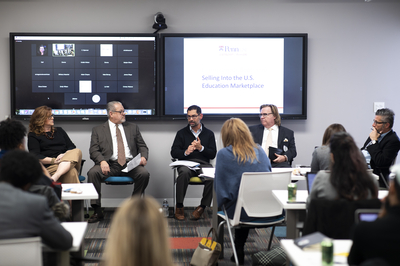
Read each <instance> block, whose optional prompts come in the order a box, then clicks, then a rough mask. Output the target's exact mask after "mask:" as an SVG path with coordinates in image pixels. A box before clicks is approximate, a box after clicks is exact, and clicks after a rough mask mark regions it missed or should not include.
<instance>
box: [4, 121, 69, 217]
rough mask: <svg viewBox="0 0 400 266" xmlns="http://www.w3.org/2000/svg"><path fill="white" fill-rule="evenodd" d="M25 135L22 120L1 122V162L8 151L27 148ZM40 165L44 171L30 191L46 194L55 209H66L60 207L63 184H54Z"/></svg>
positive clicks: (63, 215)
mask: <svg viewBox="0 0 400 266" xmlns="http://www.w3.org/2000/svg"><path fill="white" fill-rule="evenodd" d="M25 136H26V128H25V127H24V125H23V124H22V123H21V122H20V121H17V120H13V119H9V118H8V119H6V120H3V121H1V122H0V149H1V151H0V162H1V158H2V157H3V155H4V154H6V153H7V152H8V151H11V150H25ZM40 166H41V167H42V170H43V173H42V174H41V176H40V178H39V180H38V181H37V182H35V183H34V184H32V186H31V187H30V188H29V192H32V193H36V194H42V195H44V196H46V198H47V200H48V203H49V207H50V208H52V209H54V210H55V209H57V210H64V209H63V208H61V209H60V207H62V206H60V205H63V204H61V203H60V199H61V186H57V185H56V184H53V182H52V179H50V176H49V173H48V171H47V170H46V168H45V167H43V165H42V164H40ZM55 191H57V192H59V193H58V194H59V195H57V194H56V192H55ZM56 205H57V206H56ZM55 214H56V215H57V217H58V218H60V219H64V218H65V216H67V215H69V213H68V211H67V212H66V213H65V212H57V213H55Z"/></svg>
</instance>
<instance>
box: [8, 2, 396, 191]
mask: <svg viewBox="0 0 400 266" xmlns="http://www.w3.org/2000/svg"><path fill="white" fill-rule="evenodd" d="M158 11H161V12H163V14H164V15H165V17H166V23H167V25H168V29H167V30H164V32H170V33H190V32H195V33H207V32H216V33H235V32H237V33H260V32H262V33H308V34H309V48H308V97H307V98H308V119H307V120H300V121H287V120H285V121H283V125H284V126H286V127H289V128H291V129H292V130H294V131H295V137H296V146H297V150H298V155H297V158H296V159H295V161H294V163H295V164H309V163H310V161H311V153H312V151H313V147H314V146H316V145H319V144H320V143H321V140H322V134H323V132H324V130H325V128H326V127H327V126H328V125H329V124H331V123H334V122H337V123H342V124H343V125H344V126H345V127H346V129H347V130H348V131H349V132H350V133H351V134H352V135H353V137H354V138H355V140H356V142H357V144H358V146H360V147H361V146H362V144H363V142H364V141H365V139H366V137H367V136H368V134H369V132H370V128H371V124H372V119H373V102H385V103H386V107H389V108H392V109H393V110H394V111H395V113H397V114H400V105H399V104H398V103H399V96H400V88H399V83H400V82H399V77H400V75H399V69H400V26H399V25H400V2H398V1H394V0H373V1H372V2H370V3H366V2H364V0H346V1H343V0H321V1H317V0H308V1H307V0H269V1H268V0H252V1H250V0H229V1H227V0H213V1H211V0H203V1H190V0H186V1H183V0H137V1H135V0H130V1H128V0H113V1H106V0H80V1H77V0H70V1H59V0H52V1H50V0H42V1H40V0H30V1H29V0H26V1H23V0H20V1H3V0H0V95H1V97H0V119H4V118H5V117H6V116H7V115H9V114H10V100H9V99H10V93H9V91H10V89H9V87H10V81H9V80H10V78H9V76H10V72H9V44H8V42H9V40H8V34H9V32H98V33H108V32H121V33H124V32H136V33H151V32H153V29H152V28H151V26H152V24H153V17H154V14H155V13H156V12H158ZM265 102H268V99H265ZM203 122H204V123H205V125H206V126H207V127H209V128H210V129H212V130H214V132H215V133H216V134H217V136H218V137H219V131H220V127H221V125H222V123H223V121H207V117H205V118H204V119H203ZM247 122H248V123H249V124H250V125H252V124H256V123H257V120H253V121H247ZM97 124H98V123H94V122H85V123H83V122H63V123H61V122H57V121H56V125H57V126H62V127H63V128H64V129H65V130H66V131H67V132H68V133H69V135H70V137H71V138H72V140H73V141H74V142H75V144H76V145H77V146H78V147H79V148H81V149H82V151H83V156H84V158H86V159H87V160H88V161H87V163H86V164H85V168H84V172H87V170H88V169H89V168H90V167H91V166H92V164H93V163H92V162H91V161H90V160H89V154H88V149H89V139H90V132H91V128H92V127H93V126H95V125H97ZM137 124H139V126H140V128H141V131H142V135H143V137H144V139H145V141H146V142H147V144H148V146H149V148H150V158H149V163H148V166H147V168H148V170H149V172H150V174H151V180H150V184H149V187H148V189H147V191H146V193H147V194H150V195H153V196H155V197H156V198H164V197H166V198H172V182H171V179H172V172H171V170H170V169H169V167H168V164H169V162H170V155H169V151H170V146H171V144H172V141H173V138H174V136H175V132H176V131H177V130H178V129H179V128H181V127H183V126H185V122H184V121H153V122H147V121H145V122H138V123H137ZM399 124H400V121H399V120H398V121H397V123H395V126H394V129H395V130H396V129H397V128H399ZM198 190H199V189H195V190H190V191H189V192H188V197H189V198H190V197H194V198H195V197H198V196H199V195H200V193H199V191H198Z"/></svg>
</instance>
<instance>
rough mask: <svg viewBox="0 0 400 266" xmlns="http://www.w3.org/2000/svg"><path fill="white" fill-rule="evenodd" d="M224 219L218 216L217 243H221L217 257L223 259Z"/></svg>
mask: <svg viewBox="0 0 400 266" xmlns="http://www.w3.org/2000/svg"><path fill="white" fill-rule="evenodd" d="M225 222H226V221H225V220H224V219H223V218H221V217H220V216H218V229H217V230H218V231H217V234H218V243H219V244H220V245H221V253H220V254H219V258H220V259H223V258H224V223H225Z"/></svg>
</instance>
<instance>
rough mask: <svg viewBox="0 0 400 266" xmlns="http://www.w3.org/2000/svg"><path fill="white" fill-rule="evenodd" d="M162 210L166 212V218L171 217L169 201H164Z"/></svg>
mask: <svg viewBox="0 0 400 266" xmlns="http://www.w3.org/2000/svg"><path fill="white" fill-rule="evenodd" d="M162 208H163V212H164V217H169V205H168V201H167V199H164V201H163V204H162Z"/></svg>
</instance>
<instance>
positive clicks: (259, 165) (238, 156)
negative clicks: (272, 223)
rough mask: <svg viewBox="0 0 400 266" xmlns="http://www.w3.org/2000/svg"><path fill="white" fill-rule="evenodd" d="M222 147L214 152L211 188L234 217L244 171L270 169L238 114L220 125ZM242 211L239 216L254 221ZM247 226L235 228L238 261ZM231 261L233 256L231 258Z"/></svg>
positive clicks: (265, 157) (265, 170)
mask: <svg viewBox="0 0 400 266" xmlns="http://www.w3.org/2000/svg"><path fill="white" fill-rule="evenodd" d="M221 138H222V143H223V145H224V148H222V149H221V150H220V151H219V152H218V154H217V164H216V167H215V180H214V188H215V191H216V194H217V202H218V207H222V205H225V209H226V211H227V213H228V216H229V218H231V219H232V218H233V214H234V212H235V208H236V201H237V198H238V193H239V186H240V181H241V179H242V174H243V173H244V172H271V163H270V160H269V159H268V156H267V155H266V154H265V151H264V150H263V149H262V148H261V147H260V146H259V145H258V144H256V143H255V142H254V140H253V137H252V135H251V133H250V130H249V128H248V127H247V125H246V124H245V123H244V122H243V121H242V120H241V119H239V118H231V119H229V120H227V121H226V122H225V123H224V124H223V126H222V129H221ZM254 219H255V218H250V217H248V216H247V214H246V213H245V212H243V213H242V216H241V220H243V221H254ZM248 234H249V229H248V228H240V229H235V248H236V252H237V255H238V260H239V264H243V263H244V244H245V242H246V239H247V236H248ZM231 260H232V261H234V259H233V256H232V258H231Z"/></svg>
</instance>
